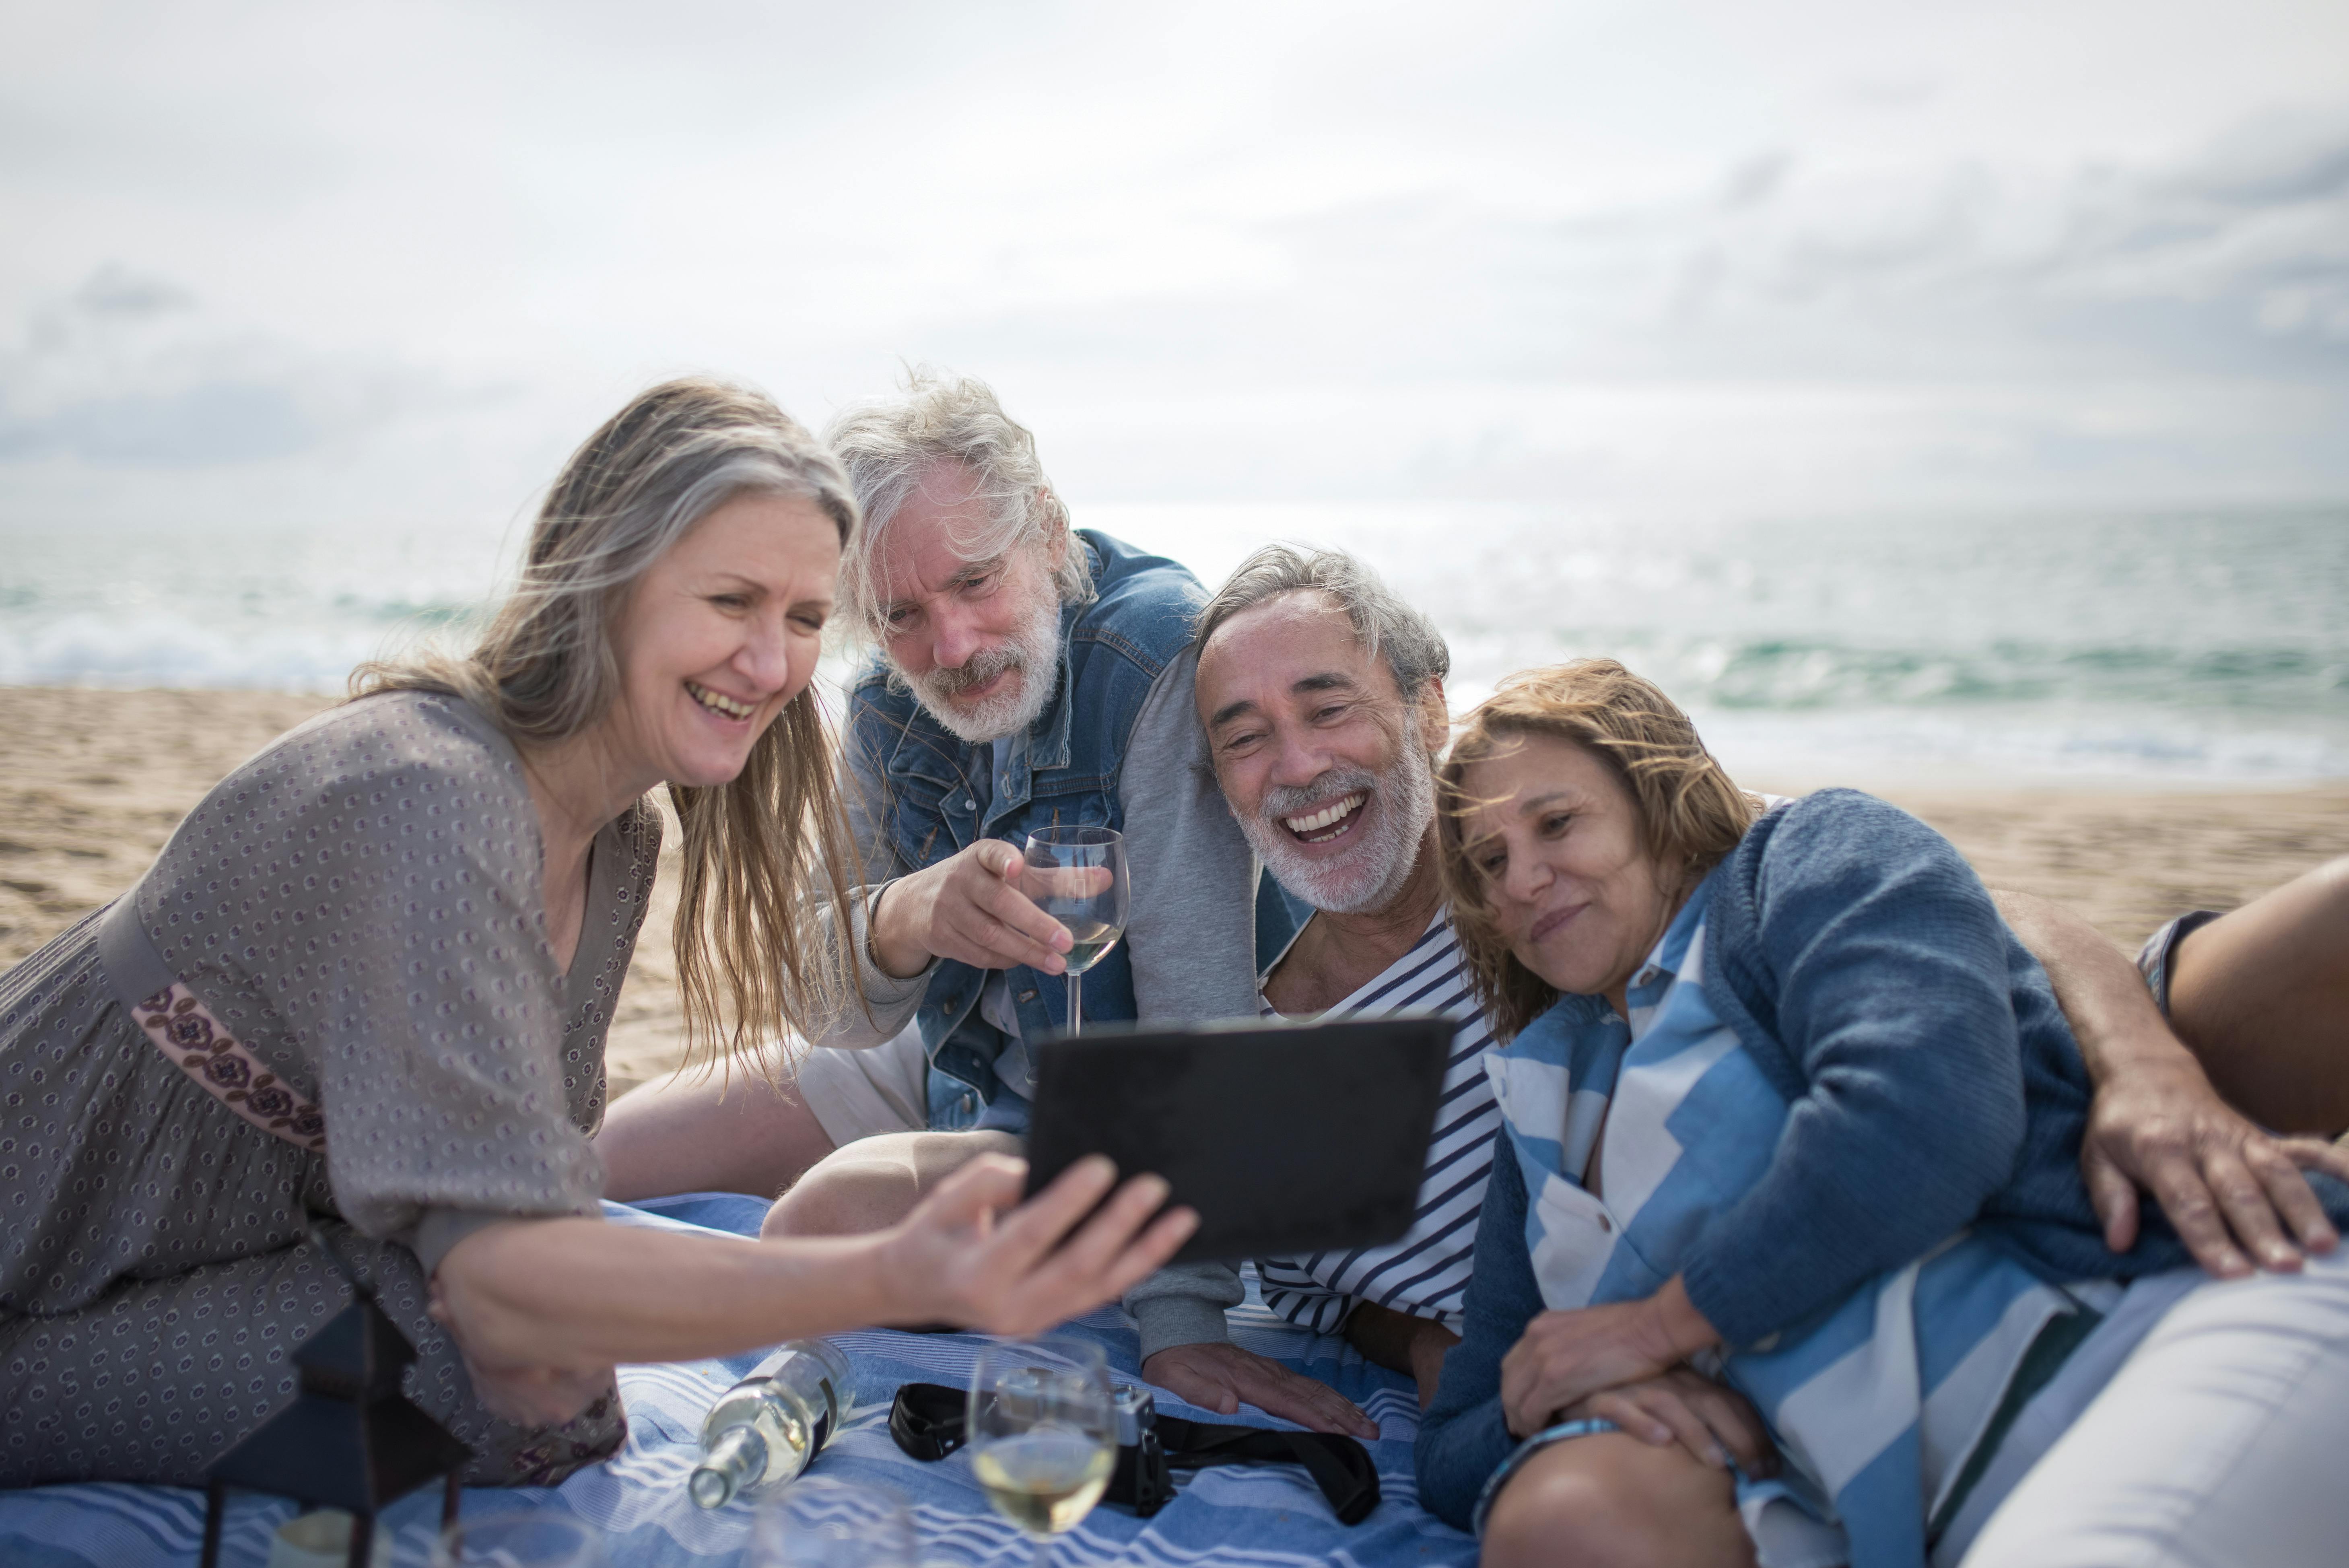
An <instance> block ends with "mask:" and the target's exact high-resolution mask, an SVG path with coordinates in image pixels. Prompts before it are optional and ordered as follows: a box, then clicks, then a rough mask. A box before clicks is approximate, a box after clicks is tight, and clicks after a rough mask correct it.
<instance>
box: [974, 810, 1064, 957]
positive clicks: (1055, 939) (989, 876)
mask: <svg viewBox="0 0 2349 1568" xmlns="http://www.w3.org/2000/svg"><path fill="white" fill-rule="evenodd" d="M970 853H971V863H970V866H969V867H968V869H967V872H966V874H964V875H962V876H960V877H958V878H957V879H956V883H957V885H955V886H954V888H953V891H954V892H955V893H956V894H957V905H950V906H949V912H950V914H951V915H958V916H960V918H959V919H956V920H954V921H953V923H955V924H956V925H957V926H958V927H959V928H960V930H961V934H963V935H964V936H965V937H966V938H967V939H968V940H969V941H971V942H974V943H976V944H979V946H980V947H981V948H982V949H983V950H984V951H985V952H986V953H987V954H988V956H989V957H991V958H992V959H993V962H991V963H988V964H987V965H986V967H988V968H990V969H1000V968H1008V967H1009V966H1011V965H1016V964H1025V965H1028V966H1029V967H1030V968H1033V969H1038V970H1041V971H1042V972H1043V973H1045V974H1047V975H1058V974H1061V973H1062V972H1063V971H1064V970H1065V969H1066V968H1067V967H1068V965H1067V962H1066V961H1065V960H1064V959H1063V958H1062V957H1061V954H1063V953H1066V952H1067V951H1068V950H1069V948H1070V947H1071V945H1072V943H1071V937H1070V935H1069V931H1068V927H1066V926H1064V925H1062V924H1061V923H1060V922H1059V921H1057V920H1054V919H1053V918H1052V917H1051V916H1050V915H1049V914H1046V913H1044V912H1043V911H1042V910H1041V909H1040V908H1038V907H1037V905H1036V902H1035V900H1034V899H1032V898H1030V896H1029V895H1028V893H1027V892H1025V891H1024V888H1023V879H1024V877H1025V875H1026V872H1027V868H1026V866H1025V865H1024V864H1023V862H1022V861H1020V858H1019V851H1017V850H1015V849H1013V848H1012V847H1011V846H1010V845H1009V844H999V843H985V844H975V845H973V846H972V847H971V851H970Z"/></svg>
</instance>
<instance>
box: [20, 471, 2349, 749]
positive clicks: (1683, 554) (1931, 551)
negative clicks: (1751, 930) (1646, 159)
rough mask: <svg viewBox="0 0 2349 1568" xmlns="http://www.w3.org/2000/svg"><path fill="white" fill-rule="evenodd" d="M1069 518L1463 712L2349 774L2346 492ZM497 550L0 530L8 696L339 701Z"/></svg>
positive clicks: (421, 535) (1726, 739)
mask: <svg viewBox="0 0 2349 1568" xmlns="http://www.w3.org/2000/svg"><path fill="white" fill-rule="evenodd" d="M1078 521H1080V522H1081V523H1084V524H1087V525H1090V526H1094V527H1100V528H1103V529H1106V530H1107V531H1111V532H1112V533H1116V534H1118V535H1120V536H1121V537H1123V538H1126V539H1129V540H1131V541H1133V542H1135V543H1137V544H1141V545H1143V546H1146V547H1148V548H1151V549H1154V550H1158V551H1160V552H1164V553H1166V554H1170V555H1173V556H1174V557H1176V558H1177V559H1180V560H1183V561H1185V562H1186V563H1188V564H1190V565H1191V566H1192V567H1193V568H1194V570H1195V571H1196V572H1198V573H1199V574H1200V576H1201V577H1202V579H1203V580H1205V581H1206V582H1207V583H1209V584H1210V585H1212V584H1213V583H1216V582H1217V581H1219V580H1220V579H1221V577H1222V576H1223V574H1224V573H1226V572H1227V571H1228V570H1229V569H1230V568H1231V567H1232V566H1233V565H1234V564H1236V563H1237V562H1238V560H1239V559H1240V558H1241V557H1242V556H1243V555H1245V554H1246V552H1247V551H1248V550H1249V549H1250V548H1252V547H1253V546H1254V545H1256V544H1257V543H1258V542H1262V541H1264V540H1267V539H1273V538H1280V539H1291V540H1299V541H1305V542H1320V543H1336V544H1342V545H1344V546H1346V547H1348V548H1350V549H1352V550H1354V551H1356V552H1358V553H1360V554H1361V555H1362V556H1363V557H1365V558H1366V559H1367V560H1369V561H1370V562H1371V563H1372V564H1374V565H1375V566H1376V567H1378V569H1379V570H1380V571H1381V573H1384V574H1385V575H1386V576H1387V578H1388V580H1389V581H1390V582H1391V583H1393V584H1394V585H1395V586H1396V587H1398V588H1399V589H1401V590H1402V592H1403V593H1406V594H1407V595H1408V596H1410V597H1411V598H1412V599H1413V602H1415V603H1418V604H1419V605H1420V606H1421V607H1423V609H1425V610H1426V611H1427V612H1428V613H1429V614H1432V615H1433V617H1434V618H1435V620H1436V622H1437V624H1439V625H1440V626H1442V627H1443V629H1444V633H1445V634H1446V635H1447V637H1448V638H1449V639H1450V641H1451V643H1452V646H1453V650H1454V676H1453V680H1452V683H1451V687H1450V695H1451V696H1452V699H1453V703H1454V707H1455V708H1460V707H1465V706H1466V705H1467V704H1468V703H1470V702H1472V701H1474V700H1475V699H1476V698H1478V697H1480V696H1483V695H1485V693H1486V692H1489V691H1490V690H1491V689H1492V687H1493V686H1494V684H1495V682H1497V681H1498V680H1500V679H1501V678H1502V677H1503V676H1506V674H1507V673H1508V672H1510V671H1512V670H1515V669H1518V668H1522V667H1525V666H1526V665H1537V664H1544V663H1550V662H1554V661H1557V660H1559V659H1564V658H1570V657H1576V656H1580V655H1594V654H1605V655H1612V656H1614V657H1618V658H1620V659H1622V660H1623V661H1624V662H1625V663H1627V664H1629V665H1631V666H1632V667H1633V668H1634V669H1637V670H1639V671H1640V672H1641V673H1642V674H1645V675H1648V676H1651V677H1653V678H1654V679H1656V680H1658V681H1659V682H1660V683H1661V684H1662V685H1663V686H1664V687H1665V688H1666V689H1667V690H1668V691H1671V693H1672V694H1673V695H1674V696H1677V697H1678V698H1679V699H1680V700H1681V701H1682V703H1683V704H1684V705H1686V706H1687V707H1689V708H1690V710H1691V711H1692V713H1693V714H1694V715H1695V716H1696V717H1697V718H1698V721H1699V723H1700V725H1701V726H1702V728H1703V730H1704V732H1705V734H1706V737H1707V738H1708V740H1709V741H1710V742H1711V743H1712V744H1713V747H1714V748H1715V749H1716V751H1718V752H1719V753H1720V754H1721V755H1722V756H1723V758H1725V759H1726V760H1727V761H1728V762H1729V763H1730V764H1731V766H1732V767H1733V768H1734V769H1738V770H1739V771H1741V772H1743V773H1745V774H1748V775H1751V776H1754V777H1757V778H1759V777H1764V776H1767V777H1769V778H1772V779H1786V780H1797V779H1798V780H1800V781H1803V782H1816V781H1821V780H1825V779H1837V778H1848V779H1852V780H1854V781H1856V782H1868V781H1874V780H1885V779H1904V780H1909V781H1916V780H1920V779H1925V780H1930V779H1934V778H1946V779H1950V780H1951V781H1952V782H1965V783H1973V782H1980V781H1983V780H1986V779H2014V780H2032V779H2078V780H2084V781H2085V780H2098V781H2106V780H2120V781H2130V780H2141V781H2143V782H2145V783H2147V784H2211V785H2220V784H2288V783H2292V782H2301V781H2307V780H2312V779H2339V778H2344V777H2349V508H2336V509H2329V510H2328V509H2314V510H2296V511H2229V512H2179V513H2168V514H2146V513H2108V514H2060V515H2044V516H2043V515H2028V514H2013V515H2004V516H1988V517H1985V516H1980V515H1973V516H1963V517H1927V516H1883V517H1872V518H1837V519H1799V518H1796V519H1780V520H1775V521H1752V522H1738V523H1702V524H1700V523H1685V522H1683V523H1671V524H1666V523H1659V522H1653V521H1634V520H1626V519H1610V518H1604V517H1590V516H1580V515H1576V516H1568V515H1561V514H1557V513H1555V512H1549V511H1545V510H1543V509H1541V508H1538V507H1528V506H1495V505H1445V504H1436V503H1430V504H1413V505H1407V506H1406V505H1394V506H1361V505H1328V506H1309V507H1301V506H1278V507H1274V506H1246V505H1183V506H1140V505H1122V506H1096V507H1092V508H1089V509H1085V510H1084V511H1082V512H1081V515H1080V517H1079V520H1078ZM515 542H516V540H515V537H514V532H513V531H512V530H509V531H505V532H502V533H501V532H499V531H485V530H478V529H475V530H460V529H451V528H429V527H419V528H414V529H409V530H405V531H401V530H388V531H387V530H370V531H347V530H346V531H336V530H332V529H324V528H321V529H311V530H296V529H275V530H269V529H251V530H235V531H228V530H206V531H191V530H187V529H175V528H168V527H160V526H159V527H154V528H143V529H132V528H110V529H96V530H86V531H60V530H54V529H43V528H40V527H38V526H34V525H28V524H26V523H24V522H22V521H17V522H12V523H6V524H0V682H5V683H9V684H45V685H88V686H252V687H271V688H280V689H287V690H308V691H335V690H338V689H340V687H341V686H342V683H343V681H344V678H345V677H346V676H347V674H348V672H349V670H350V668H351V666H352V665H354V664H356V663H357V662H358V661H360V660H362V659H365V658H367V657H370V656H375V655H379V654H382V653H384V652H387V651H391V650H394V649H396V648H398V646H400V645H403V644H405V643H407V642H409V641H411V640H412V639H414V638H416V637H418V636H421V635H425V634H432V633H435V632H439V633H441V634H461V632H462V628H463V627H464V625H465V624H466V622H467V619H468V617H469V616H471V615H472V614H476V613H477V612H478V610H479V607H480V606H481V604H482V603H485V602H486V601H487V600H488V598H489V597H490V596H491V595H492V593H494V591H495V588H496V585H497V583H499V581H500V573H501V570H502V565H503V563H504V562H506V560H507V559H508V556H509V552H510V550H511V548H512V546H513V544H514V543H515ZM834 667H835V669H836V668H838V667H840V666H839V665H838V663H837V661H835V665H834Z"/></svg>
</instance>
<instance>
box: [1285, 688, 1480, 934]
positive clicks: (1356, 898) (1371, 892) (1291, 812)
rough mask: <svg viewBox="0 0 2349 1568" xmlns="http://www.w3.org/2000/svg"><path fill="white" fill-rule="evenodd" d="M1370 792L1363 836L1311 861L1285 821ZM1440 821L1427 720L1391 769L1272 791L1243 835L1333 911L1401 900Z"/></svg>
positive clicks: (1408, 729)
mask: <svg viewBox="0 0 2349 1568" xmlns="http://www.w3.org/2000/svg"><path fill="white" fill-rule="evenodd" d="M1361 789H1367V790H1369V791H1370V797H1371V798H1370V799H1368V800H1365V801H1363V802H1362V811H1363V813H1364V816H1365V820H1364V821H1363V823H1362V825H1361V829H1359V830H1358V831H1360V832H1361V838H1360V839H1358V840H1357V841H1355V842H1354V845H1353V847H1352V848H1351V849H1350V850H1348V851H1347V852H1346V853H1345V854H1343V855H1341V856H1339V857H1338V858H1336V859H1334V860H1326V861H1320V860H1310V859H1308V858H1307V857H1306V855H1305V853H1304V851H1303V850H1302V849H1301V847H1300V846H1299V844H1298V842H1297V840H1296V838H1295V836H1294V835H1292V834H1291V833H1290V832H1289V830H1288V829H1287V828H1284V827H1282V826H1281V825H1280V819H1281V818H1283V817H1299V816H1303V815H1304V814H1305V813H1307V812H1309V811H1310V810H1314V809H1315V808H1316V807H1319V806H1326V805H1328V804H1329V803H1330V801H1332V800H1342V799H1345V798H1346V797H1347V796H1349V795H1351V794H1353V793H1354V792H1355V791H1357V790H1361ZM1434 820H1435V768H1434V765H1433V763H1432V762H1431V761H1430V760H1429V758H1428V755H1427V751H1426V748H1424V747H1423V746H1422V745H1421V744H1420V739H1419V717H1418V715H1417V714H1413V716H1412V717H1411V718H1410V720H1409V721H1408V722H1407V723H1406V725H1405V727H1404V730H1403V739H1402V756H1401V757H1399V758H1396V759H1395V761H1394V764H1393V765H1392V767H1390V768H1388V769H1386V771H1385V772H1383V773H1367V772H1363V771H1361V769H1354V770H1351V771H1349V772H1345V773H1331V774H1330V775H1329V776H1327V777H1325V778H1323V779H1319V780H1318V781H1316V782H1315V783H1313V784H1312V785H1310V786H1309V787H1308V788H1306V789H1272V790H1268V791H1267V792H1266V795H1265V799H1264V806H1263V810H1262V811H1261V812H1260V813H1259V814H1258V815H1257V816H1254V817H1249V818H1243V819H1242V820H1241V821H1240V832H1241V833H1242V835H1244V836H1245V837H1246V838H1247V841H1248V847H1249V848H1250V849H1252V850H1254V851H1256V852H1257V859H1258V860H1261V861H1264V863H1265V867H1266V869H1267V870H1268V871H1270V872H1272V874H1273V875H1274V876H1275V877H1277V878H1278V879H1279V881H1280V885H1281V886H1283V887H1285V888H1287V889H1288V891H1289V892H1293V893H1295V894H1296V895H1297V896H1298V897H1299V898H1301V899H1303V900H1304V901H1305V902H1306V903H1309V904H1311V905H1312V906H1313V907H1314V908H1316V909H1320V910H1327V911H1329V912H1330V913H1331V914H1360V913H1362V912H1363V911H1365V910H1372V909H1378V908H1381V907H1382V906H1384V905H1386V904H1388V903H1392V902H1393V901H1394V898H1395V895H1396V894H1398V893H1400V892H1402V886H1403V883H1404V882H1408V881H1410V880H1411V873H1412V869H1413V867H1414V866H1416V865H1417V864H1418V863H1419V851H1420V848H1421V846H1422V845H1423V843H1424V842H1425V841H1426V839H1427V829H1428V824H1429V823H1431V822H1433V821H1434Z"/></svg>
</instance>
